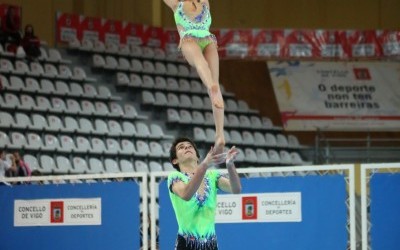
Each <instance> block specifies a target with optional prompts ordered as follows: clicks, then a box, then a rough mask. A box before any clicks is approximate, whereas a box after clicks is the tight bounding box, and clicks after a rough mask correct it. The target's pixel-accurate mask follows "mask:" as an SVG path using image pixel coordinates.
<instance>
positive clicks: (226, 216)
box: [215, 192, 302, 223]
mask: <svg viewBox="0 0 400 250" xmlns="http://www.w3.org/2000/svg"><path fill="white" fill-rule="evenodd" d="M215 213H216V216H215V221H216V223H237V222H301V220H302V214H301V193H300V192H292V193H258V194H238V195H236V194H227V195H218V199H217V209H216V212H215Z"/></svg>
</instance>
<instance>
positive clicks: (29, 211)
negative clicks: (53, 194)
mask: <svg viewBox="0 0 400 250" xmlns="http://www.w3.org/2000/svg"><path fill="white" fill-rule="evenodd" d="M72 225H73V226H75V225H101V198H92V199H57V200H50V199H41V200H15V201H14V226H16V227H21V226H72Z"/></svg>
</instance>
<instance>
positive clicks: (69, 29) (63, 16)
mask: <svg viewBox="0 0 400 250" xmlns="http://www.w3.org/2000/svg"><path fill="white" fill-rule="evenodd" d="M56 25H57V29H56V30H57V41H58V42H65V43H68V42H69V41H73V40H75V39H78V32H79V15H78V14H68V13H60V12H58V13H57V24H56Z"/></svg>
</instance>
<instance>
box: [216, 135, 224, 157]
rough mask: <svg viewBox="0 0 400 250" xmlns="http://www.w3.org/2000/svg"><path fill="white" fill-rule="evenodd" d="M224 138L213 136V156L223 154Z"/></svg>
mask: <svg viewBox="0 0 400 250" xmlns="http://www.w3.org/2000/svg"><path fill="white" fill-rule="evenodd" d="M224 147H225V138H224V137H223V136H215V144H214V154H216V155H219V154H222V153H223V152H224Z"/></svg>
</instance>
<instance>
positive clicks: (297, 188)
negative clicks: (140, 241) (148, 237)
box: [159, 175, 348, 250]
mask: <svg viewBox="0 0 400 250" xmlns="http://www.w3.org/2000/svg"><path fill="white" fill-rule="evenodd" d="M242 187H243V190H242V193H249V194H250V193H269V192H271V193H272V192H301V197H302V198H301V199H302V208H301V209H302V221H301V222H284V223H279V222H274V223H264V222H257V223H229V224H228V223H226V224H217V225H216V231H217V237H218V245H219V248H220V249H257V250H259V249H268V250H282V249H324V250H338V249H346V247H347V241H348V233H347V229H346V224H347V207H346V197H347V191H346V182H345V180H344V176H341V175H325V176H304V177H298V176H292V177H273V178H251V179H242ZM159 204H160V219H159V225H160V237H159V241H160V249H161V250H168V249H173V247H174V243H175V239H176V234H177V232H178V226H177V223H176V219H175V214H174V211H173V208H172V205H171V202H170V200H169V194H168V189H167V184H166V182H162V183H161V184H160V191H159Z"/></svg>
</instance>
